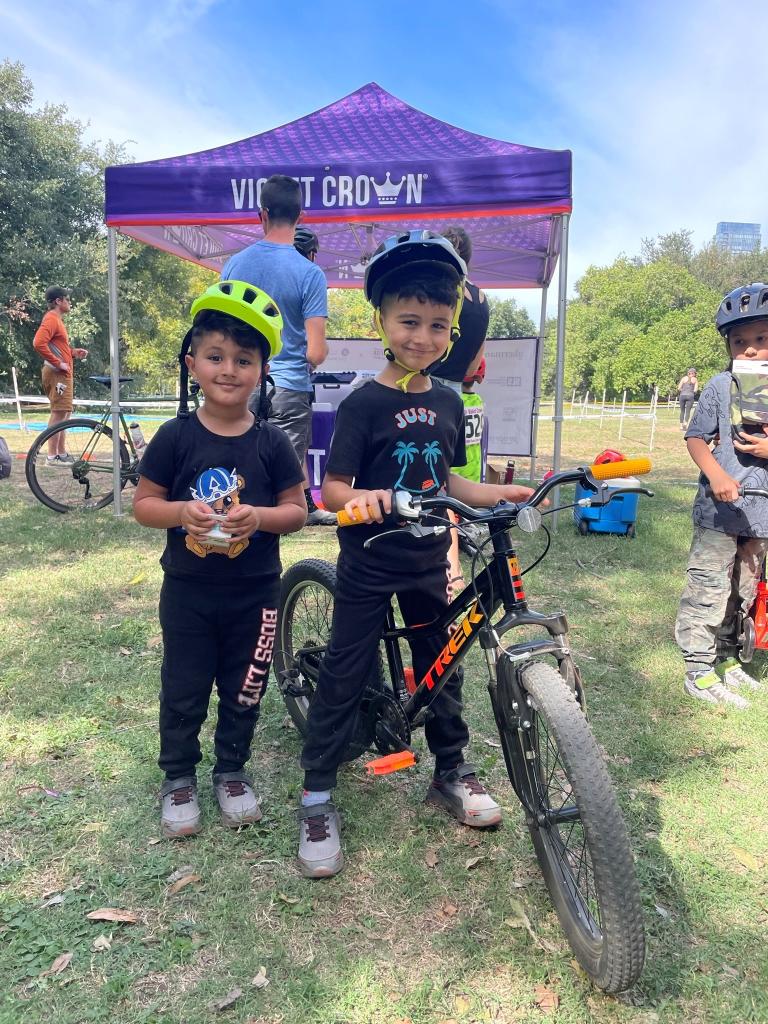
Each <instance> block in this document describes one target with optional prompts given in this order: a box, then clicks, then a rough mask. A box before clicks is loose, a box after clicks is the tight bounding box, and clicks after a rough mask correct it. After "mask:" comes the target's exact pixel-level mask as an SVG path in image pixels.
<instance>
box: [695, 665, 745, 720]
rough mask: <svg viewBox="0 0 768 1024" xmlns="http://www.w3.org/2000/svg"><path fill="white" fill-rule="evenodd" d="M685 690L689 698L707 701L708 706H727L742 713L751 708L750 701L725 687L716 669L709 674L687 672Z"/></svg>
mask: <svg viewBox="0 0 768 1024" xmlns="http://www.w3.org/2000/svg"><path fill="white" fill-rule="evenodd" d="M684 688H685V692H686V693H687V694H688V696H689V697H694V698H695V699H696V700H703V701H706V702H707V703H708V704H726V705H728V706H729V707H732V708H738V709H739V710H740V711H745V710H746V709H747V708H748V707H749V701H748V700H745V699H744V698H743V697H740V696H739V694H738V693H732V692H731V691H730V690H729V689H728V687H727V686H723V684H722V683H721V682H720V677H719V676H718V674H717V673H716V672H715V670H714V669H710V671H709V672H686V673H685V683H684Z"/></svg>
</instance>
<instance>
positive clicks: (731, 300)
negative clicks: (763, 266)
mask: <svg viewBox="0 0 768 1024" xmlns="http://www.w3.org/2000/svg"><path fill="white" fill-rule="evenodd" d="M753 320H768V284H762V283H760V282H759V281H757V282H755V283H754V284H745V285H741V286H740V287H739V288H734V289H733V291H732V292H728V294H727V295H726V296H725V298H724V299H723V301H722V302H721V303H720V308H719V309H718V311H717V316H716V317H715V326H716V327H717V329H718V331H720V333H721V334H722V336H723V337H724V338H726V339H727V337H728V332H729V331H730V330H731V328H733V327H736V325H737V324H750V323H752V321H753Z"/></svg>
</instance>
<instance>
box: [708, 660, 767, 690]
mask: <svg viewBox="0 0 768 1024" xmlns="http://www.w3.org/2000/svg"><path fill="white" fill-rule="evenodd" d="M715 672H717V674H718V676H719V677H720V679H722V681H723V682H724V683H725V685H726V686H727V687H728V689H729V690H740V689H741V688H742V687H746V689H748V690H764V689H765V686H764V685H763V683H761V682H760V680H759V679H755V677H754V676H751V675H750V674H749V672H747V671H746V669H745V668H744V667H743V666H742V665H741V664H740V663H739V662H738V661H736V659H735V658H729V659H728V661H724V662H722V664H720V665H718V666H717V668H716V669H715Z"/></svg>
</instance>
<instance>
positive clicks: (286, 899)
mask: <svg viewBox="0 0 768 1024" xmlns="http://www.w3.org/2000/svg"><path fill="white" fill-rule="evenodd" d="M277 898H278V899H279V900H280V902H281V903H287V904H288V906H289V907H292V906H294V904H296V903H299V902H300V901H301V896H288V895H287V894H286V893H284V892H279V893H278V894H277Z"/></svg>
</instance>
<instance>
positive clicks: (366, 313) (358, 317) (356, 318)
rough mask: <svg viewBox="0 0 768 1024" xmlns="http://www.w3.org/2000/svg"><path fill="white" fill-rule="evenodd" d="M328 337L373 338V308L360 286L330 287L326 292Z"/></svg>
mask: <svg viewBox="0 0 768 1024" xmlns="http://www.w3.org/2000/svg"><path fill="white" fill-rule="evenodd" d="M328 337H329V338H375V337H376V330H375V328H374V326H373V310H372V308H371V305H370V303H369V302H368V300H367V299H366V297H365V295H364V294H363V290H362V288H331V289H330V290H329V292H328Z"/></svg>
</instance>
